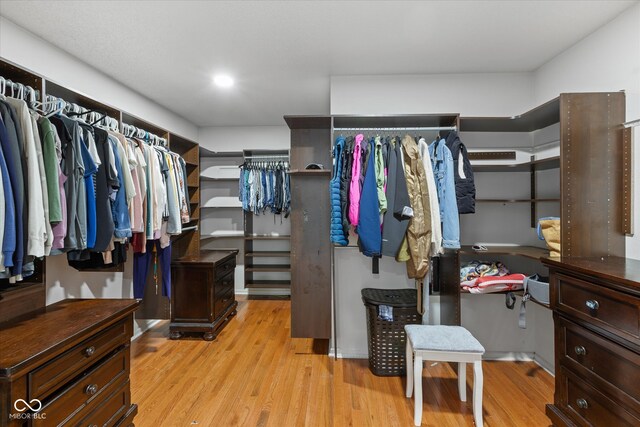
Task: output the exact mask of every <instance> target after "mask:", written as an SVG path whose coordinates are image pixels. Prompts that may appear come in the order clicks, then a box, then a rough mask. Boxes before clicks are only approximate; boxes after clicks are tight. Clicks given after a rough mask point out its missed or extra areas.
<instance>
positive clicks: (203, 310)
mask: <svg viewBox="0 0 640 427" xmlns="http://www.w3.org/2000/svg"><path fill="white" fill-rule="evenodd" d="M237 254H238V251H237V250H219V251H206V252H205V251H202V252H201V253H200V255H198V256H192V257H185V258H179V259H176V260H174V261H173V262H172V263H171V284H172V291H171V292H172V294H171V323H170V325H169V330H170V337H171V339H178V338H181V337H182V335H183V333H185V332H197V333H203V335H202V337H203V339H204V340H206V341H212V340H214V339H215V338H216V336H217V335H218V333H219V332H220V330H221V329H222V328H223V327H224V326H225V325H226V324H227V322H228V320H229V318H230V317H231V316H233V315H235V314H236V307H237V306H238V303H237V301H236V297H235V281H234V272H235V269H236V255H237Z"/></svg>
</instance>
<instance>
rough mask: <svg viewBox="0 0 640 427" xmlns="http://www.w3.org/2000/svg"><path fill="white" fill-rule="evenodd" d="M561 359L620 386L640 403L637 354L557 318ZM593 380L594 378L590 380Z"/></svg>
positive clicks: (588, 375) (639, 371)
mask: <svg viewBox="0 0 640 427" xmlns="http://www.w3.org/2000/svg"><path fill="white" fill-rule="evenodd" d="M559 322H560V323H559V325H560V328H561V331H560V334H561V337H564V339H563V340H562V344H563V348H562V349H560V351H561V352H562V353H561V354H562V359H563V363H565V364H567V365H569V366H571V367H572V369H574V370H576V371H579V372H581V374H582V375H583V376H585V377H596V378H599V379H601V380H603V381H605V382H606V383H608V384H610V385H611V386H612V387H613V388H615V389H618V390H621V391H622V392H624V393H626V394H627V395H629V396H630V397H631V398H633V399H634V400H635V403H636V405H640V381H638V379H640V355H638V354H636V353H634V352H632V351H631V350H628V349H626V348H624V347H622V346H620V345H618V344H616V343H614V342H611V341H608V340H605V339H604V338H602V337H600V336H598V335H596V334H594V333H593V332H590V331H588V330H586V329H584V328H582V327H581V326H578V325H576V324H574V323H572V322H569V321H566V320H563V319H560V320H559ZM591 382H592V383H596V381H593V380H591Z"/></svg>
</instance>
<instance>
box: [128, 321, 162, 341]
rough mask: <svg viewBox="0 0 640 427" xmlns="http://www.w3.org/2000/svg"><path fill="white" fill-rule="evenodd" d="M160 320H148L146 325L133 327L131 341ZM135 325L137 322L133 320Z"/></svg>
mask: <svg viewBox="0 0 640 427" xmlns="http://www.w3.org/2000/svg"><path fill="white" fill-rule="evenodd" d="M161 321H162V320H161V319H155V320H152V321H150V322H149V323H147V324H146V325H144V326H143V327H140V326H138V327H137V328H135V327H134V329H136V330H137V331H136V333H135V334H134V335H133V337H131V341H135V340H137V339H138V338H140V337H141V336H142V335H144V333H145V332H147V331H148V330H150V329H151V328H153V327H154V326H156V325H157V324H158V323H160V322H161ZM135 325H137V323H136V322H135V321H134V326H135Z"/></svg>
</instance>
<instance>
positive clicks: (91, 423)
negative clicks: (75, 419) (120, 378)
mask: <svg viewBox="0 0 640 427" xmlns="http://www.w3.org/2000/svg"><path fill="white" fill-rule="evenodd" d="M130 407H131V392H130V390H129V382H128V381H127V382H126V383H125V384H122V385H121V386H120V387H119V388H118V389H117V390H116V391H115V392H114V393H113V394H111V395H109V396H107V398H106V399H105V400H104V401H103V402H101V404H100V405H99V406H98V407H97V408H96V409H95V410H94V411H93V412H92V413H91V414H89V415H88V416H87V417H86V418H84V419H83V420H82V421H81V422H80V423H78V424H77V426H78V427H111V426H115V425H120V423H119V421H120V420H121V419H122V417H124V416H125V414H126V413H127V411H128V410H129V408H130Z"/></svg>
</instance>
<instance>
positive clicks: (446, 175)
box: [429, 139, 460, 249]
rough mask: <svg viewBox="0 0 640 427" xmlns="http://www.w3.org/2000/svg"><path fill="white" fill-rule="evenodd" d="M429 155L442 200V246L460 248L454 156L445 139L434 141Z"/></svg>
mask: <svg viewBox="0 0 640 427" xmlns="http://www.w3.org/2000/svg"><path fill="white" fill-rule="evenodd" d="M429 155H430V156H431V162H432V164H433V175H434V177H435V181H436V187H437V191H438V201H439V202H440V220H441V221H442V246H443V247H444V248H447V249H459V248H460V218H459V217H458V202H457V200H456V184H455V181H454V177H453V172H454V171H453V169H454V167H453V156H452V155H451V151H450V150H449V148H448V147H447V146H446V144H445V140H444V139H441V140H440V141H433V142H432V143H431V144H430V145H429Z"/></svg>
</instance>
